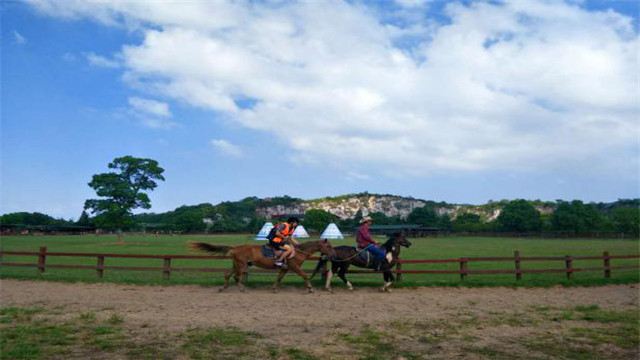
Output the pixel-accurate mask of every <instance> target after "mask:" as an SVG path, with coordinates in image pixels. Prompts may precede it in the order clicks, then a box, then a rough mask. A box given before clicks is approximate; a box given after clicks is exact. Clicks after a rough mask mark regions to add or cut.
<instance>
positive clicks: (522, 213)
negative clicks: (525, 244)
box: [497, 199, 542, 232]
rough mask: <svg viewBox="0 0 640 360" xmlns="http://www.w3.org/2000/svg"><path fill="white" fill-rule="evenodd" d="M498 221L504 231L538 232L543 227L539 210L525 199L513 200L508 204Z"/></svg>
mask: <svg viewBox="0 0 640 360" xmlns="http://www.w3.org/2000/svg"><path fill="white" fill-rule="evenodd" d="M497 221H498V224H499V226H500V229H501V230H504V231H514V232H527V231H538V230H540V228H541V227H542V221H541V220H540V213H539V212H538V210H536V208H535V207H533V205H531V203H529V202H528V201H526V200H523V199H519V200H513V201H510V202H509V203H508V204H506V205H505V206H504V208H503V209H502V212H501V213H500V215H499V216H498V219H497Z"/></svg>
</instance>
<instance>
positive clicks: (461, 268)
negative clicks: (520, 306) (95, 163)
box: [0, 246, 640, 281]
mask: <svg viewBox="0 0 640 360" xmlns="http://www.w3.org/2000/svg"><path fill="white" fill-rule="evenodd" d="M5 255H11V256H37V263H23V262H7V261H3V259H2V258H3V257H4V256H5ZM49 257H89V258H95V259H96V265H75V264H47V258H49ZM107 258H129V259H158V260H163V264H162V266H122V265H105V259H107ZM222 259H230V258H229V257H228V256H212V255H174V254H168V255H149V254H111V253H70V252H50V251H47V248H46V247H44V246H43V247H40V251H37V252H34V251H0V267H1V266H8V267H35V268H37V269H38V271H39V272H40V273H43V272H45V271H46V269H47V268H52V269H86V270H95V271H96V276H98V277H99V278H102V277H103V276H104V272H105V270H127V271H157V272H162V275H163V278H164V279H167V280H168V279H169V278H170V277H171V273H172V272H174V271H178V272H183V271H193V272H211V273H215V272H225V271H228V270H229V269H228V268H213V267H174V266H172V265H171V263H172V260H222ZM318 259H319V258H318V257H315V256H314V257H311V258H309V260H318ZM612 259H640V254H635V255H610V254H609V252H608V251H605V252H603V253H602V255H597V256H593V255H590V256H570V255H565V256H521V255H520V252H519V251H517V250H516V251H514V254H513V256H491V257H460V258H448V259H398V264H397V266H396V268H395V270H394V272H395V273H396V275H397V277H398V281H400V280H401V279H402V274H459V275H460V279H461V280H464V279H465V278H466V277H467V276H469V275H495V274H513V275H514V276H515V279H516V280H521V279H522V274H537V273H565V274H566V277H567V279H569V280H570V279H571V278H572V275H573V273H575V272H584V271H602V272H603V276H604V277H605V278H610V277H611V271H612V270H629V269H640V266H639V264H638V263H636V264H634V265H617V266H612V265H611V260H612ZM574 260H601V261H602V266H601V267H593V266H591V267H574V264H573V261H574ZM538 261H558V262H561V264H564V266H563V267H562V268H552V269H523V268H522V263H523V262H538ZM472 262H513V264H514V266H513V268H512V269H469V263H472ZM443 263H457V264H458V269H456V270H440V269H429V270H425V269H405V268H404V266H405V265H411V264H443ZM276 271H277V270H268V269H252V270H251V272H252V273H273V272H276ZM325 271H326V269H325ZM349 273H353V274H372V273H376V271H373V270H355V269H354V270H350V271H349Z"/></svg>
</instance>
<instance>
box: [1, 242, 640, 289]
mask: <svg viewBox="0 0 640 360" xmlns="http://www.w3.org/2000/svg"><path fill="white" fill-rule="evenodd" d="M379 240H380V241H383V240H384V239H383V238H380V239H379ZM410 240H411V241H412V243H413V246H412V247H411V248H410V249H404V248H403V249H402V253H401V257H402V258H404V259H440V258H457V257H480V256H513V252H514V250H519V251H520V254H521V256H564V255H573V256H578V255H601V254H602V252H603V251H609V253H610V254H611V255H629V254H638V253H639V252H640V251H639V248H638V246H639V242H638V240H617V239H616V240H613V239H612V240H601V239H598V240H593V239H531V238H527V239H524V238H483V237H455V236H452V237H440V238H419V239H410ZM191 241H205V242H210V243H219V244H229V245H237V244H244V243H256V242H255V241H254V240H252V237H251V236H250V235H210V236H202V235H200V236H198V235H193V236H182V235H181V236H158V237H155V236H152V235H148V236H145V235H127V236H125V244H118V243H117V239H116V238H115V236H108V235H103V236H95V235H87V236H3V237H1V238H0V247H1V248H2V250H4V251H37V250H38V248H39V247H40V246H46V247H47V248H48V250H49V251H59V252H104V253H123V254H202V253H196V252H194V251H192V250H190V249H189V248H188V246H187V244H188V243H189V242H191ZM332 244H334V246H336V245H345V244H353V239H351V238H349V239H345V240H340V241H332ZM36 260H37V259H36V257H34V256H30V257H26V256H9V255H6V256H4V257H3V259H2V261H5V262H29V263H35V262H36ZM95 263H96V259H95V258H69V257H48V258H47V264H84V265H95ZM637 264H638V259H628V260H627V259H625V260H622V259H620V260H617V259H614V260H612V261H611V265H612V266H618V265H637ZM105 265H122V266H125V265H128V266H162V260H160V259H112V258H108V259H107V260H106V262H105ZM229 265H230V262H229V261H228V260H174V261H173V262H172V266H175V267H180V266H189V267H214V266H215V267H227V266H229ZM314 265H315V262H309V263H307V264H306V265H305V268H307V269H311V268H313V266H314ZM513 266H514V264H513V262H480V263H475V262H474V263H470V264H469V270H479V269H513ZM573 266H574V267H576V268H580V267H600V266H602V261H600V260H593V261H592V260H576V261H574V265H573ZM563 267H564V262H562V261H544V262H540V261H538V262H529V263H527V262H523V263H522V269H524V270H526V269H533V268H540V269H542V268H558V269H559V268H563ZM457 268H458V264H457V263H450V264H405V265H404V269H450V270H456V269H457ZM0 276H1V277H4V278H20V279H42V280H60V281H87V282H100V281H105V282H121V283H135V284H164V283H167V284H200V285H219V284H221V282H222V274H221V273H215V274H211V273H195V272H173V273H172V275H171V280H169V281H165V280H163V279H162V274H161V272H160V271H158V272H147V271H118V270H106V271H105V274H104V278H103V279H102V280H100V279H98V278H97V277H96V273H95V271H92V270H76V269H69V270H67V269H47V271H46V272H45V273H44V274H39V273H38V272H37V270H36V269H35V268H16V267H0ZM350 278H351V280H352V282H353V283H354V285H356V286H358V285H367V286H369V285H379V284H380V282H381V280H382V279H381V275H377V274H376V275H356V274H352V275H350ZM639 278H640V276H639V274H638V271H637V270H614V271H612V277H611V278H610V279H604V277H603V274H602V272H600V271H595V272H579V273H575V274H574V275H573V279H572V280H570V281H569V280H567V279H566V277H565V274H563V273H547V274H524V275H523V279H522V280H520V281H516V280H515V278H514V275H510V274H509V275H469V276H467V278H466V279H465V280H464V281H461V280H460V277H459V275H453V274H452V275H447V274H442V275H441V274H436V275H432V274H415V275H414V274H405V275H404V279H403V281H402V282H401V283H399V284H397V286H458V285H463V286H552V285H556V284H562V285H599V284H607V283H609V284H611V283H634V282H638V281H639ZM273 280H274V275H272V274H254V275H250V278H249V286H263V285H267V284H271V283H272V281H273ZM314 281H315V285H316V286H318V285H320V281H319V280H317V279H314ZM287 284H296V285H299V284H301V281H300V280H299V278H298V277H297V276H296V275H288V276H287V278H286V279H285V285H287ZM334 286H341V282H340V281H339V280H335V283H334Z"/></svg>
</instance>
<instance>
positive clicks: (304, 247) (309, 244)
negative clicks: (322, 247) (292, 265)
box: [298, 240, 320, 251]
mask: <svg viewBox="0 0 640 360" xmlns="http://www.w3.org/2000/svg"><path fill="white" fill-rule="evenodd" d="M319 243H320V241H318V240H315V241H307V242H303V243H300V245H299V246H298V249H300V250H302V251H308V249H309V248H311V247H312V246H314V245H318V244H319Z"/></svg>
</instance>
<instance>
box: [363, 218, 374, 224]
mask: <svg viewBox="0 0 640 360" xmlns="http://www.w3.org/2000/svg"><path fill="white" fill-rule="evenodd" d="M367 221H370V222H373V219H372V218H371V216H365V217H363V218H362V219H361V220H360V224H364V223H366V222H367Z"/></svg>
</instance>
